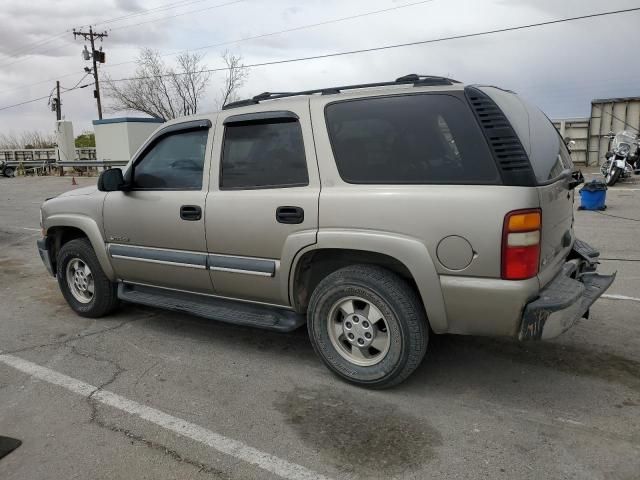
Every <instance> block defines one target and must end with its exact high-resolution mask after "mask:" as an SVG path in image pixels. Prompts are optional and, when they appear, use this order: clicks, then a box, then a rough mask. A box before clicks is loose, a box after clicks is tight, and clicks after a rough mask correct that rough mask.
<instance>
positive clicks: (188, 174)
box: [133, 129, 209, 190]
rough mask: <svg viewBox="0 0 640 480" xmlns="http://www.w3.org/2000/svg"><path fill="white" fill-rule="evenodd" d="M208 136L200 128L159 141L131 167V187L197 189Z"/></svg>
mask: <svg viewBox="0 0 640 480" xmlns="http://www.w3.org/2000/svg"><path fill="white" fill-rule="evenodd" d="M208 134H209V131H208V130H207V129H200V130H191V131H186V132H178V133H174V134H172V135H167V136H166V137H163V138H161V139H160V140H159V141H158V142H157V143H156V144H155V145H154V146H153V147H152V148H151V149H150V150H148V151H147V153H146V154H145V155H144V156H143V158H142V159H141V160H140V161H138V162H137V163H136V164H135V166H134V169H133V184H134V188H136V189H152V190H200V189H201V188H202V172H203V169H204V158H205V149H206V146H207V136H208Z"/></svg>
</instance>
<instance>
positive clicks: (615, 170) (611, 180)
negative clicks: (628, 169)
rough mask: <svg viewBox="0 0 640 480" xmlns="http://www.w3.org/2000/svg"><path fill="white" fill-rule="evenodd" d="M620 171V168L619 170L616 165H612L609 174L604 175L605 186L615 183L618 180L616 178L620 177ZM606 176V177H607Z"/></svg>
mask: <svg viewBox="0 0 640 480" xmlns="http://www.w3.org/2000/svg"><path fill="white" fill-rule="evenodd" d="M621 172H622V170H620V169H619V168H618V167H613V169H612V170H611V176H610V177H609V176H607V177H605V180H606V183H607V186H609V187H612V186H614V185H615V184H616V182H617V181H618V179H619V178H620V173H621ZM607 178H608V179H607Z"/></svg>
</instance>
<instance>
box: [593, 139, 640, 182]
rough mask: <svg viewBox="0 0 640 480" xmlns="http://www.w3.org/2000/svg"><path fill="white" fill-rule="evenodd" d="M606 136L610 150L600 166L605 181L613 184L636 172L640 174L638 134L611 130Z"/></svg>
mask: <svg viewBox="0 0 640 480" xmlns="http://www.w3.org/2000/svg"><path fill="white" fill-rule="evenodd" d="M605 136H606V138H608V139H609V142H610V148H609V151H608V152H607V154H606V155H605V158H606V161H605V162H604V163H603V164H602V165H601V166H600V173H602V175H603V176H604V179H605V183H606V184H607V185H608V186H612V185H615V184H616V182H617V181H618V180H622V179H625V178H629V177H630V176H631V175H632V174H634V173H635V174H636V175H637V174H640V142H639V141H638V138H637V136H636V135H635V134H633V133H631V132H629V131H627V130H623V131H621V132H618V133H613V132H609V134H608V135H605ZM632 150H633V153H632Z"/></svg>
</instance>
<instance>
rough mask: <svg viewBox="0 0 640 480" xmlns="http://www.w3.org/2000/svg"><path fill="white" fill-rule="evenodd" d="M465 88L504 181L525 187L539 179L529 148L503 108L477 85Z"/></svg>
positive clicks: (532, 184)
mask: <svg viewBox="0 0 640 480" xmlns="http://www.w3.org/2000/svg"><path fill="white" fill-rule="evenodd" d="M464 90H465V95H466V96H467V99H468V100H469V103H470V104H471V107H472V109H473V112H474V113H475V116H476V118H477V119H478V123H479V124H480V126H481V127H482V132H483V133H484V135H485V138H486V139H487V142H488V143H489V146H490V147H491V151H492V153H493V157H494V159H495V161H496V165H497V166H498V169H499V170H500V176H501V177H502V181H503V183H504V184H505V185H513V186H522V187H530V186H535V185H536V180H535V176H534V174H533V169H532V168H531V163H530V162H529V157H528V156H527V152H526V151H525V149H524V147H523V146H522V143H521V142H520V139H519V138H518V136H517V135H516V132H515V131H514V129H513V127H512V126H511V124H510V123H509V120H507V117H506V116H505V115H504V113H502V110H500V108H498V106H497V105H496V104H495V102H494V101H493V100H491V98H489V96H487V95H486V94H485V93H484V92H482V91H480V90H478V89H477V88H474V87H466V88H465V89H464Z"/></svg>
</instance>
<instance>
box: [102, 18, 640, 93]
mask: <svg viewBox="0 0 640 480" xmlns="http://www.w3.org/2000/svg"><path fill="white" fill-rule="evenodd" d="M639 10H640V7H636V8H627V9H624V10H613V11H609V12H601V13H592V14H588V15H580V16H576V17H565V18H560V19H556V20H548V21H545V22H538V23H529V24H526V25H518V26H515V27H505V28H498V29H495V30H486V31H483V32H475V33H465V34H460V35H450V36H448V37H440V38H433V39H429V40H419V41H415V42H406V43H396V44H392V45H384V46H381V47H371V48H361V49H358V50H348V51H345V52H334V53H325V54H322V55H312V56H308V57H298V58H289V59H285V60H273V61H270V62H261V63H254V64H250V65H244V66H245V67H247V68H252V67H265V66H269V65H281V64H284V63H295V62H304V61H307V60H318V59H323V58H333V57H341V56H345V55H355V54H358V53H369V52H379V51H382V50H391V49H395V48H402V47H412V46H416V45H427V44H431V43H440V42H446V41H450V40H460V39H466V38H473V37H480V36H486V35H495V34H497V33H506V32H514V31H517V30H525V29H530V28H536V27H543V26H547V25H555V24H559V23H565V22H571V21H575V20H585V19H589V18H597V17H604V16H608V15H616V14H621V13H630V12H636V11H639ZM226 70H229V67H219V68H207V69H204V70H199V71H197V72H192V73H214V72H222V71H226ZM168 75H174V74H164V75H157V76H155V77H129V78H119V79H113V80H111V81H112V82H124V81H128V80H143V79H145V78H160V77H166V76H168ZM175 75H185V74H184V73H177V74H175Z"/></svg>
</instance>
